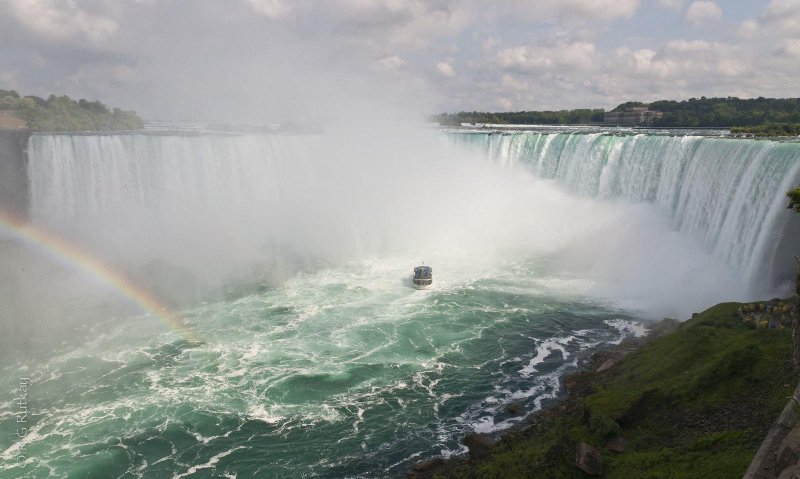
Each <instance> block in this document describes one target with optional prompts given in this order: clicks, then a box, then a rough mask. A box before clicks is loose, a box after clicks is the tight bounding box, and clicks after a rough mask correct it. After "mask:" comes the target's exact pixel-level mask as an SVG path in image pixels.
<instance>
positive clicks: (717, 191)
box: [451, 132, 800, 288]
mask: <svg viewBox="0 0 800 479" xmlns="http://www.w3.org/2000/svg"><path fill="white" fill-rule="evenodd" d="M451 137H452V138H453V139H454V140H455V141H456V142H458V143H465V144H467V145H470V146H473V147H477V148H479V149H481V150H483V151H485V153H486V154H487V155H488V156H489V157H490V158H491V159H492V160H493V161H495V162H497V163H499V164H501V165H506V166H507V165H523V166H525V167H527V168H528V169H530V171H532V172H533V173H534V174H535V175H536V176H538V177H540V178H546V179H551V180H554V181H555V182H556V183H558V184H560V185H562V186H563V187H566V188H568V189H569V190H571V191H573V192H576V193H578V194H580V195H585V196H590V197H594V198H600V199H606V200H624V201H628V202H636V203H642V202H644V203H651V204H653V205H655V206H656V207H657V208H658V209H659V210H660V211H661V212H663V213H664V214H666V215H668V216H669V217H670V218H672V221H673V224H674V228H675V229H676V230H678V231H680V232H682V233H685V234H687V235H691V236H692V237H694V238H696V239H698V240H699V241H701V242H702V243H703V245H704V246H705V248H706V249H707V250H708V251H710V252H712V253H713V254H714V255H716V256H717V257H719V258H721V259H723V260H724V261H725V262H727V263H728V264H729V265H731V266H733V267H734V268H735V269H736V270H738V271H740V272H741V274H743V275H745V277H746V279H747V280H748V281H749V282H750V284H752V285H753V286H754V287H758V286H764V287H765V288H766V287H769V286H771V285H775V284H777V283H779V282H780V281H783V280H785V279H787V278H788V277H789V275H790V271H791V267H792V264H791V263H792V261H791V254H796V253H800V228H799V227H798V223H799V222H798V221H797V218H794V217H793V215H792V214H791V213H790V212H788V211H787V210H786V208H785V203H786V197H785V193H786V191H787V190H789V189H790V188H791V187H793V186H795V185H797V184H799V183H800V144H798V143H792V142H778V141H765V140H749V139H731V138H708V137H701V136H666V135H648V134H637V135H618V134H610V133H591V134H583V133H534V132H525V133H515V134H497V133H466V134H461V133H454V134H452V135H451ZM653 254H658V252H653Z"/></svg>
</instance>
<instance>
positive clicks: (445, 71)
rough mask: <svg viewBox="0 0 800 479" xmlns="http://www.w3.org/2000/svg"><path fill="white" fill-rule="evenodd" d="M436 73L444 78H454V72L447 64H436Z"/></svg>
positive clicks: (451, 66)
mask: <svg viewBox="0 0 800 479" xmlns="http://www.w3.org/2000/svg"><path fill="white" fill-rule="evenodd" d="M436 71H437V72H439V75H441V76H443V77H445V78H453V77H455V76H456V71H455V70H454V69H453V65H451V64H449V63H447V62H439V63H437V64H436Z"/></svg>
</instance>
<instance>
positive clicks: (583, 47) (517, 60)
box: [496, 42, 596, 72]
mask: <svg viewBox="0 0 800 479" xmlns="http://www.w3.org/2000/svg"><path fill="white" fill-rule="evenodd" d="M595 53H596V47H595V45H594V44H593V43H589V42H573V43H560V44H557V45H553V46H535V45H531V46H521V47H512V48H504V49H502V50H500V51H499V52H497V55H496V58H497V63H498V64H499V65H500V66H501V67H502V68H506V69H509V70H515V71H522V72H525V71H534V70H536V71H555V70H561V69H567V70H592V69H593V68H594V67H595V66H596V65H595Z"/></svg>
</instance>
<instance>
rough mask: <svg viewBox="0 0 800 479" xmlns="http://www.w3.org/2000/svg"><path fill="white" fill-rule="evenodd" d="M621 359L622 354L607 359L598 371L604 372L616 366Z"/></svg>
mask: <svg viewBox="0 0 800 479" xmlns="http://www.w3.org/2000/svg"><path fill="white" fill-rule="evenodd" d="M620 359H622V356H621V355H619V356H617V357H612V358H610V359H607V360H606V361H605V362H603V364H601V365H600V367H599V368H597V372H598V373H602V372H603V371H607V370H609V369H611V368H612V367H614V365H615V364H617V363H618V362H619V361H620Z"/></svg>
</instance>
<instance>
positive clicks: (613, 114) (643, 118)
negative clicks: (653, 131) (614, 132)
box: [603, 106, 664, 126]
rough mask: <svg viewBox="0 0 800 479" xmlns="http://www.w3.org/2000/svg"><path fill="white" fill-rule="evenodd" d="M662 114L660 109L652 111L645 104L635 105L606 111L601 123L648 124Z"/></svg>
mask: <svg viewBox="0 0 800 479" xmlns="http://www.w3.org/2000/svg"><path fill="white" fill-rule="evenodd" d="M662 116H664V113H662V112H660V111H653V110H650V109H648V108H647V107H646V106H636V107H633V108H628V109H626V110H622V111H607V112H606V113H605V115H604V116H603V123H605V124H607V125H624V126H649V125H652V124H653V121H654V120H655V119H657V118H661V117H662Z"/></svg>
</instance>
